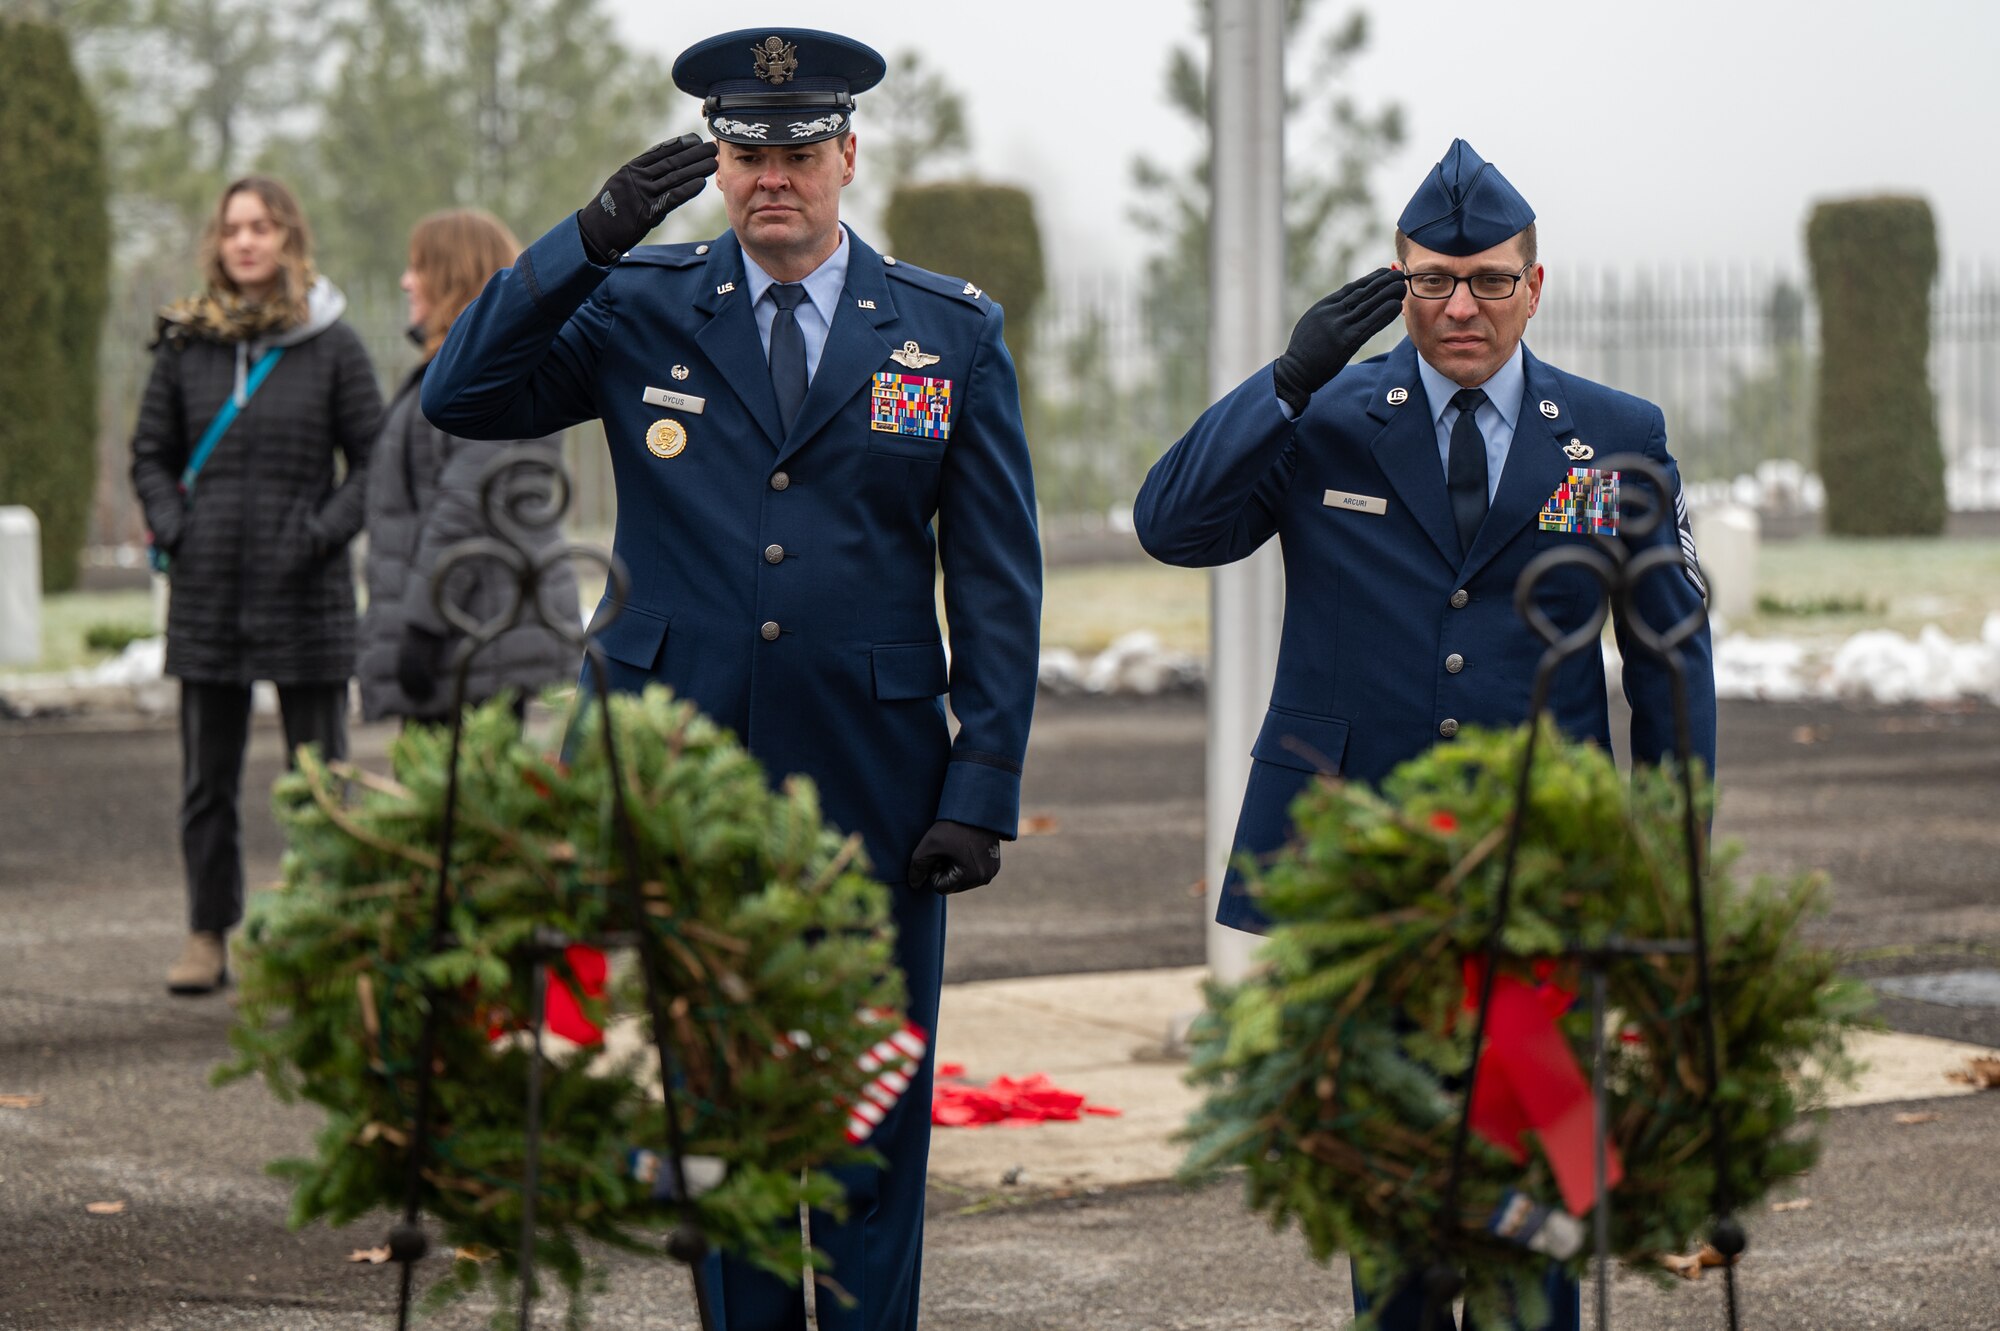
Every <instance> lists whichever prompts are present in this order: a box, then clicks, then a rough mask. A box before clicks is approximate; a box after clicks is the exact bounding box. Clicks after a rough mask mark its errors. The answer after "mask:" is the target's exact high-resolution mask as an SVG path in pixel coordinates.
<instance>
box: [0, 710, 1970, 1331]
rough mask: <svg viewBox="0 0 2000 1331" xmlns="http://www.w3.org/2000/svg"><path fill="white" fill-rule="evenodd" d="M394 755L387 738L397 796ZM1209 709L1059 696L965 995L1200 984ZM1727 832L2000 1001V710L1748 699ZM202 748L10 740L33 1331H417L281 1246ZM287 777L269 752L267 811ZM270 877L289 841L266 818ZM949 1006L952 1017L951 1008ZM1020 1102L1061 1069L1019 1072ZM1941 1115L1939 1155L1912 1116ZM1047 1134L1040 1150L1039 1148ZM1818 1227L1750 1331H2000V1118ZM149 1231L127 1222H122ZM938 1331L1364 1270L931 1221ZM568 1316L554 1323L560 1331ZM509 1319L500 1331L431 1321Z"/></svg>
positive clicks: (1169, 1193) (1003, 1200)
mask: <svg viewBox="0 0 2000 1331" xmlns="http://www.w3.org/2000/svg"><path fill="white" fill-rule="evenodd" d="M387 735H388V732H387V731H385V730H383V729H381V728H364V729H362V730H360V731H358V732H357V735H356V745H355V748H356V752H357V756H358V757H359V758H361V759H362V760H363V761H364V762H367V763H370V764H371V765H373V764H378V763H379V762H380V759H381V755H382V752H383V748H384V745H385V744H386V741H387ZM1202 735H1203V710H1202V706H1201V703H1200V701H1199V700H1198V699H1193V698H1177V699H1166V700H1153V701H1117V700H1076V701H1045V702H1044V703H1043V705H1042V710H1041V713H1040V715H1039V716H1038V719H1037V726H1036V731H1035V739H1034V745H1033V749H1032V751H1031V754H1030V759H1029V766H1028V773H1027V779H1026V786H1025V798H1024V804H1025V809H1024V812H1025V813H1026V814H1028V815H1029V816H1030V817H1031V818H1037V819H1039V820H1041V821H1040V822H1038V823H1035V824H1032V825H1034V826H1038V827H1040V828H1042V829H1044V830H1041V831H1039V832H1038V833H1036V834H1034V835H1030V836H1025V837H1024V838H1023V839H1022V840H1020V841H1019V842H1017V843H1015V844H1013V845H1010V846H1008V847H1007V848H1006V860H1005V867H1004V869H1003V872H1002V875H1001V877H1000V879H999V880H998V882H996V883H995V884H994V885H992V886H991V887H988V888H986V889H982V890H981V891H979V892H976V893H972V894H970V895H969V896H966V897H962V898H959V899H957V900H955V901H954V902H953V905H952V922H951V944H950V950H949V957H948V963H947V969H948V978H949V979H950V980H952V981H954V982H958V981H968V980H1000V979H1005V978H1009V977H1022V976H1031V975H1063V974H1070V973H1077V972H1095V971H1143V970H1148V969H1164V968H1170V967H1185V966H1189V965H1195V964H1198V963H1199V962H1200V961H1201V959H1202V938H1203V931H1202V911H1201V902H1200V899H1199V886H1198V883H1199V878H1200V874H1201V866H1200V856H1201V846H1200V839H1201V796H1202V791H1201V785H1202ZM1721 736H1722V748H1721V758H1720V767H1721V770H1722V776H1723V796H1722V806H1721V811H1720V814H1719V816H1718V819H1717V826H1716V831H1717V834H1718V837H1720V838H1723V839H1729V838H1740V839H1741V840H1742V841H1743V843H1744V846H1745V850H1744V854H1743V859H1742V865H1743V867H1744V868H1745V869H1746V870H1748V871H1752V872H1758V871H1762V872H1778V871H1786V870H1791V869H1796V868H1803V867H1815V866H1817V867H1824V868H1825V869H1827V870H1828V871H1829V872H1830V874H1831V875H1832V878H1833V883H1834V894H1833V909H1832V911H1831V913H1830V914H1829V916H1828V917H1827V918H1826V919H1825V920H1823V921H1821V922H1820V923H1818V924H1816V925H1815V926H1814V928H1815V929H1816V931H1817V932H1818V933H1819V934H1820V936H1821V937H1822V938H1824V939H1825V940H1826V941H1828V942H1829V943H1832V944H1834V945H1837V946H1840V947H1842V948H1844V949H1846V950H1847V951H1848V952H1849V954H1850V957H1851V961H1850V969H1851V970H1852V971H1853V972H1854V973H1856V974H1860V975H1865V976H1869V977H1889V976H1902V977H1910V976H1919V975H1929V974H1939V973H1952V972H1966V971H1974V970H1978V969H1982V968H1984V969H2000V893H1996V891H1995V883H1996V879H2000V819H1996V818H1995V817H1994V813H1993V809H1994V806H1995V797H1996V795H2000V711H1996V710H1995V709H1992V708H1963V709H1951V710H1932V709H1921V708H1848V707H1842V706H1837V705H1832V704H1812V705H1773V704H1726V705H1725V706H1724V710H1723V723H1722V728H1721ZM177 749H178V744H177V739H176V736H175V733H174V731H173V729H172V726H171V724H170V723H169V724H165V725H162V724H158V723H150V724H149V723H138V722H122V721H121V722H112V723H102V722H100V723H93V724H91V725H87V726H85V725H77V724H65V723H62V722H56V721H51V722H33V723H14V724H4V723H0V772H4V773H5V775H6V779H7V781H8V784H9V790H8V793H7V795H6V796H5V797H4V799H0V1095H29V1096H39V1097H41V1099H40V1102H39V1103H38V1104H35V1105H34V1106H33V1107H31V1108H19V1109H15V1108H0V1328H5V1329H6V1331H12V1329H13V1328H23V1329H26V1328H35V1329H36V1331H40V1329H42V1328H48V1329H49V1331H70V1329H72V1328H75V1329H79V1331H80V1329H81V1328H119V1329H120V1331H126V1329H131V1331H137V1329H138V1328H147V1329H151V1328H183V1327H185V1328H194V1327H202V1328H210V1327H214V1328H234V1327H253V1326H254V1327H283V1328H290V1327H298V1328H349V1327H354V1328H359V1327H386V1326H389V1325H392V1321H391V1318H390V1315H389V1310H390V1309H391V1307H392V1306H393V1298H394V1279H393V1270H392V1269H391V1268H387V1267H375V1266H367V1265H361V1264H354V1263H350V1262H348V1261H347V1260H346V1258H347V1256H348V1254H349V1252H350V1251H351V1250H353V1249H355V1248H361V1247H367V1246H369V1245H371V1244H373V1243H376V1242H378V1241H379V1239H380V1233H379V1232H378V1231H379V1228H380V1227H379V1226H373V1225H364V1226H357V1227H354V1228H353V1229H350V1230H348V1231H332V1230H328V1229H325V1228H313V1229H308V1230H305V1231H302V1232H292V1231H289V1230H287V1229H286V1228H285V1226H284V1213H285V1202H286V1199H285V1194H284V1189H283V1188H282V1187H281V1186H280V1185H279V1184H277V1183H275V1182H274V1181H272V1180H270V1179H269V1178H267V1177H265V1176H264V1175H263V1173H262V1171H261V1165H262V1162H264V1161H265V1160H268V1159H270V1158H273V1157H275V1156H279V1155H283V1154H287V1153H290V1152H295V1151H298V1150H300V1149H302V1148H303V1147H304V1146H305V1144H306V1143H307V1142H308V1141H309V1138H310V1135H311V1133H312V1131H313V1128H314V1126H315V1115H314V1113H313V1111H311V1110H310V1109H306V1108H300V1107H296V1106H293V1107H287V1106H281V1105H278V1104H276V1103H274V1102H273V1101H272V1100H271V1099H270V1097H269V1096H268V1094H266V1093H265V1092H264V1090H263V1089H262V1088H261V1087H260V1086H258V1085H255V1084H239V1085H235V1086H231V1087H227V1088H223V1089H220V1090H217V1089H212V1088H210V1087H209V1086H208V1085H207V1074H208V1070H209V1069H210V1067H212V1066H213V1064H214V1063H215V1062H216V1061H217V1060H218V1059H219V1058H220V1057H221V1055H222V1054H223V1052H224V1045H223V1031H224V1029H225V1027H226V1025H227V1022H228V1007H227V1004H226V1001H223V1000H214V999H210V1000H193V1001H189V1000H170V999H168V998H167V996H166V995H165V994H164V992H163V986H162V983H161V978H160V977H161V973H162V971H163V969H164V967H165V966H166V964H167V963H168V961H170V960H171V959H172V957H173V955H174V952H175V951H176V949H177V946H178V940H179V937H180V935H181V931H182V928H183V921H182V905H181V900H182V898H181V889H180V882H179V869H178V862H177V856H176V854H175V849H174V847H175V832H174V807H173V806H174V797H175V789H176V785H177V779H176V774H177V766H178V755H177ZM279 763H280V757H279V740H278V734H277V731H276V728H275V726H274V725H269V724H266V725H264V726H262V727H260V729H259V730H258V732H257V734H256V737H255V740H254V742H253V746H252V753H251V760H250V767H249V771H248V773H247V776H246V789H249V790H252V791H258V790H262V789H265V788H267V787H268V783H269V781H270V780H271V779H272V777H273V776H274V775H275V774H276V772H277V770H278V767H279ZM246 803H247V805H248V810H249V817H248V819H247V823H248V826H247V828H246V845H247V852H248V858H249V869H250V878H251V881H252V882H253V883H254V882H258V881H264V880H268V879H270V878H272V877H274V876H275V874H276V870H277V860H278V855H279V852H280V845H279V840H278V836H277V832H276V829H275V827H274V826H273V825H272V823H271V820H270V818H269V815H268V814H267V813H265V812H264V811H263V809H262V803H261V800H260V799H258V798H255V797H254V796H253V797H252V798H251V799H249V800H247V801H246ZM950 1003H951V997H950V995H949V994H947V998H946V1004H947V1012H949V1006H950ZM1881 1013H1882V1016H1883V1018H1884V1020H1885V1022H1886V1023H1887V1024H1888V1025H1889V1026H1890V1027H1892V1028H1893V1029H1896V1030H1902V1031H1909V1032H1913V1033H1919V1034H1924V1035H1933V1036H1941V1037H1947V1038H1951V1039H1956V1040H1964V1041H1970V1042H1973V1043H1978V1044H1984V1045H1989V1046H2000V1006H1982V1005H1978V1004H1973V1005H1965V1006H1952V1005H1948V1004H1944V1003H1937V1002H1926V1001H1921V1000H1919V999H1915V998H1891V999H1885V1001H1884V1003H1883V1005H1882V1009H1881ZM1018 1070H1019V1071H1028V1070H1031V1069H1027V1068H1022V1069H1018ZM1912 1113H1934V1114H1936V1115H1937V1117H1936V1118H1933V1119H1926V1120H1925V1121H1922V1122H1918V1123H1903V1122H1899V1121H1898V1118H1897V1116H1898V1115H1899V1114H1900V1115H1905V1116H1907V1115H1910V1114H1912ZM1069 1126H1073V1125H1052V1126H1046V1127H1041V1128H1034V1129H1025V1130H1022V1132H1021V1134H1020V1135H1021V1139H1022V1141H1023V1146H1024V1150H1025V1149H1027V1148H1028V1147H1029V1144H1030V1143H1031V1142H1032V1140H1033V1134H1035V1133H1044V1132H1060V1131H1064V1130H1065V1128H1066V1127H1069ZM1827 1140H1828V1149H1827V1152H1826V1157H1825V1160H1824V1162H1823V1163H1822V1165H1821V1166H1820V1168H1819V1169H1817V1170H1816V1171H1815V1172H1814V1173H1813V1174H1812V1175H1811V1176H1809V1177H1808V1178H1807V1179H1805V1180H1802V1181H1801V1183H1800V1185H1799V1186H1798V1189H1797V1194H1798V1197H1799V1198H1800V1199H1805V1200H1809V1201H1810V1205H1809V1206H1807V1207H1804V1208H1798V1209H1793V1210H1787V1211H1785V1212H1781V1213H1765V1214H1760V1215H1758V1216H1755V1217H1751V1218H1750V1219H1751V1233H1752V1243H1753V1247H1752V1253H1751V1258H1750V1261H1749V1264H1748V1265H1747V1266H1746V1267H1745V1268H1744V1271H1743V1280H1742V1288H1743V1290H1744V1299H1745V1311H1746V1316H1745V1319H1744V1322H1743V1325H1744V1326H1745V1327H1754V1328H1768V1329H1770V1331H1777V1329H1778V1328H1799V1329H1800V1331H1808V1329H1810V1331H1846V1329H1847V1328H1857V1329H1858V1328H1864V1327H1866V1328H1877V1327H1885V1328H1886V1327H1897V1328H1900V1327H1910V1328H1924V1329H1925V1331H1959V1329H1961V1328H1963V1329H1966V1331H1974V1329H1979V1328H2000V1149H1996V1146H1995V1143H1996V1142H2000V1094H1991V1093H1989V1094H1984V1095H1977V1096H1962V1097H1958V1098H1955V1099H1950V1100H1938V1101H1935V1102H1931V1103H1902V1104H1884V1105H1873V1106H1867V1107H1862V1108H1855V1109H1845V1110H1840V1111H1837V1112H1836V1113H1834V1114H1833V1115H1832V1116H1831V1119H1830V1123H1829V1127H1828V1129H1827ZM110 1200H120V1201H124V1202H125V1203H126V1206H125V1208H124V1210H123V1211H122V1212H121V1213H119V1214H114V1215H94V1214H91V1213H89V1212H88V1211H87V1210H86V1206H87V1204H88V1203H90V1202H96V1201H110ZM931 1207H932V1218H931V1224H930V1227H929V1230H930V1232H929V1237H928V1243H927V1256H926V1277H925V1281H926V1283H925V1293H924V1308H925V1326H926V1327H928V1328H933V1329H936V1328H944V1329H946V1331H959V1329H960V1328H965V1329H967V1331H970V1329H972V1328H980V1329H985V1328H992V1329H994V1331H1029V1329H1030V1328H1035V1329H1039V1328H1051V1329H1053V1328H1065V1329H1067V1328H1080V1327H1081V1328H1105V1329H1106V1331H1111V1329H1113V1328H1211V1327H1213V1328H1223V1327H1228V1328H1281V1327H1282V1328H1291V1327H1332V1326H1338V1325H1343V1324H1345V1320H1346V1313H1345V1309H1346V1308H1347V1306H1348V1305H1347V1291H1346V1277H1345V1274H1344V1270H1343V1269H1342V1267H1341V1266H1340V1265H1339V1264H1336V1265H1335V1266H1334V1267H1333V1268H1330V1269H1328V1268H1321V1267H1318V1266H1316V1265H1314V1264H1313V1263H1311V1262H1310V1261H1309V1260H1308V1259H1307V1257H1306V1256H1305V1254H1304V1251H1303V1245H1302V1244H1301V1243H1300V1242H1299V1240H1298V1238H1297V1236H1296V1235H1295V1234H1290V1233H1276V1234H1274V1233H1272V1232H1271V1231H1270V1230H1269V1229H1268V1227H1267V1226H1266V1225H1265V1224H1264V1222H1263V1221H1262V1220H1260V1219H1258V1218H1257V1217H1255V1216H1251V1215H1248V1214H1246V1213H1245V1212H1244V1211H1243V1210H1242V1208H1241V1205H1240V1198H1239V1196H1238V1187H1237V1185H1236V1184H1234V1183H1232V1182H1228V1181H1225V1182H1223V1183H1220V1184H1217V1185H1214V1186H1212V1187H1209V1188H1205V1189H1201V1190H1198V1191H1194V1192H1187V1191H1183V1190H1181V1189H1178V1188H1175V1187H1172V1186H1170V1185H1142V1186H1136V1187H1123V1188H1117V1187H1114V1188H1108V1189H1104V1190H1101V1191H1092V1190H1090V1189H1078V1188H1066V1187H1063V1186H1060V1185H1050V1184H1047V1183H1044V1182H1038V1181H1037V1180H1036V1179H1034V1178H1033V1177H1032V1175H1031V1176H1030V1177H1028V1178H1027V1179H1026V1180H1024V1181H1023V1182H1022V1183H1021V1184H1019V1185H1015V1186H1004V1185H995V1186H992V1187H966V1186H963V1185H959V1184H944V1183H941V1184H939V1185H937V1186H934V1188H933V1191H932V1202H931ZM642 1265H643V1264H641V1263H637V1262H635V1261H634V1260H633V1259H629V1258H620V1259H615V1260H613V1261H612V1263H611V1265H610V1272H611V1277H610V1282H609V1286H608V1288H607V1290H606V1291H605V1292H604V1293H602V1294H601V1295H600V1296H599V1297H598V1298H597V1299H596V1301H595V1302H594V1304H593V1313H594V1318H595V1323H596V1325H599V1326H602V1327H606V1328H621V1327H642V1326H643V1327H648V1328H655V1327H657V1328H666V1327H691V1326H692V1325H693V1321H692V1314H691V1311H690V1304H689V1300H688V1299H687V1297H686V1293H685V1290H686V1282H685V1279H684V1278H682V1277H680V1276H678V1275H677V1273H676V1272H675V1271H673V1270H671V1269H664V1268H656V1269H650V1270H649V1269H641V1266H642ZM1615 1309H1616V1316H1615V1318H1614V1323H1615V1324H1616V1325H1619V1326H1626V1327H1659V1328H1670V1329H1672V1331H1679V1328H1697V1327H1702V1328H1706V1327H1718V1328H1719V1327H1722V1326H1723V1325H1724V1324H1725V1323H1724V1321H1723V1317H1722V1313H1721V1304H1720V1289H1719V1285H1718V1284H1717V1282H1716V1281H1715V1279H1714V1277H1713V1275H1711V1276H1710V1278H1709V1279H1708V1280H1705V1281H1703V1282H1701V1283H1698V1284H1693V1285H1680V1284H1675V1285H1673V1286H1671V1287H1659V1286H1656V1285H1655V1284H1653V1283H1652V1282H1651V1281H1648V1280H1646V1279H1643V1278H1641V1277H1636V1276H1630V1275H1627V1276H1621V1278H1620V1280H1619V1283H1618V1287H1617V1295H1616V1303H1615ZM557 1321H558V1314H557V1312H556V1311H555V1310H554V1309H549V1310H547V1311H546V1312H545V1313H544V1314H543V1316H542V1318H541V1323H542V1324H544V1325H551V1326H552V1325H556V1324H557ZM430 1324H431V1325H435V1326H439V1327H459V1326H465V1327H471V1326H475V1325H479V1324H481V1310H480V1309H478V1308H476V1307H474V1308H466V1309H461V1310H458V1311H457V1312H454V1313H449V1314H445V1315H442V1316H440V1317H438V1318H436V1319H434V1320H433V1321H431V1322H430Z"/></svg>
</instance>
